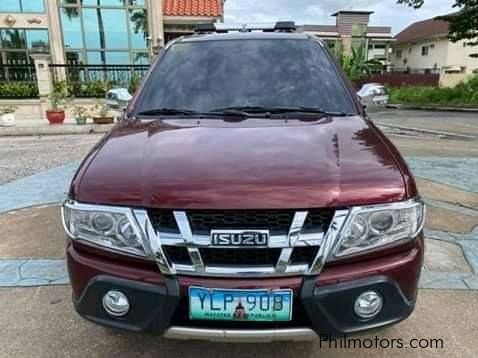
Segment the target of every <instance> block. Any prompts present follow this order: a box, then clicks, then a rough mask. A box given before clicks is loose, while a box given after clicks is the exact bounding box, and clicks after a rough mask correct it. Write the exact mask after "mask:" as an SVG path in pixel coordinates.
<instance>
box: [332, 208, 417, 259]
mask: <svg viewBox="0 0 478 358" xmlns="http://www.w3.org/2000/svg"><path fill="white" fill-rule="evenodd" d="M424 211H425V207H424V205H423V203H422V202H421V201H416V200H411V201H407V202H400V203H394V204H385V205H374V206H365V207H356V208H353V209H352V210H351V212H350V216H349V218H348V219H347V221H346V222H345V225H344V228H343V230H342V233H341V235H340V237H339V240H338V243H337V246H336V247H335V250H334V256H335V257H342V256H348V255H353V254H356V253H360V252H363V251H368V250H372V249H375V248H378V247H381V246H386V245H391V244H393V243H396V242H398V241H403V240H411V239H413V238H415V237H416V236H417V235H418V233H419V232H420V231H421V230H422V228H423V222H424V217H425V212H424Z"/></svg>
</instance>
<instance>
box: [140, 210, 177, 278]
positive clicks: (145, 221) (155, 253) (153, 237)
mask: <svg viewBox="0 0 478 358" xmlns="http://www.w3.org/2000/svg"><path fill="white" fill-rule="evenodd" d="M133 213H134V216H135V217H136V221H137V222H138V224H139V227H140V228H141V231H142V232H143V236H144V237H145V240H144V241H145V242H148V245H149V247H150V252H151V254H152V258H153V259H154V260H155V261H156V264H157V265H158V267H159V269H160V270H161V272H162V273H164V274H175V273H176V271H175V269H174V266H171V265H170V264H169V261H168V259H167V258H166V255H165V254H164V251H163V247H162V244H161V240H160V236H159V235H158V234H157V233H156V231H155V230H154V228H153V225H152V224H151V221H150V220H149V215H148V212H147V211H146V210H139V209H136V210H133Z"/></svg>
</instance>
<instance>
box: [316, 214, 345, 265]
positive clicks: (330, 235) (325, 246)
mask: <svg viewBox="0 0 478 358" xmlns="http://www.w3.org/2000/svg"><path fill="white" fill-rule="evenodd" d="M349 213H350V210H336V211H335V215H334V217H333V219H332V221H331V223H330V225H329V228H328V230H327V234H326V235H325V237H324V240H323V241H322V245H320V248H319V252H318V253H317V256H316V257H315V259H314V261H313V263H312V265H310V269H309V271H308V272H307V274H308V275H316V274H319V273H320V271H322V268H323V267H324V265H325V262H326V261H327V259H328V258H329V256H330V254H331V253H332V250H333V248H334V247H335V244H336V242H337V240H338V238H339V235H340V232H341V231H342V228H343V227H344V223H345V220H346V219H347V217H348V216H349Z"/></svg>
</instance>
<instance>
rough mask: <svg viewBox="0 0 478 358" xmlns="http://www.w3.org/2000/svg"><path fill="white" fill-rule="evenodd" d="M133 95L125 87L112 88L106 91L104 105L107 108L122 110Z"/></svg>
mask: <svg viewBox="0 0 478 358" xmlns="http://www.w3.org/2000/svg"><path fill="white" fill-rule="evenodd" d="M132 99H133V96H132V95H131V94H130V93H129V92H128V90H127V89H126V88H113V89H111V90H109V91H108V92H107V93H106V105H107V106H108V108H109V109H112V110H115V111H121V112H123V111H124V110H126V107H128V103H129V102H130V101H131V100H132Z"/></svg>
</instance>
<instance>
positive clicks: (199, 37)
mask: <svg viewBox="0 0 478 358" xmlns="http://www.w3.org/2000/svg"><path fill="white" fill-rule="evenodd" d="M251 39H253V40H312V39H313V40H319V39H318V38H316V37H312V36H310V35H308V34H306V33H304V32H265V31H251V32H240V31H234V32H227V33H200V34H193V35H189V36H184V37H181V38H179V39H178V40H176V41H174V42H175V43H185V42H202V41H220V40H251Z"/></svg>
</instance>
